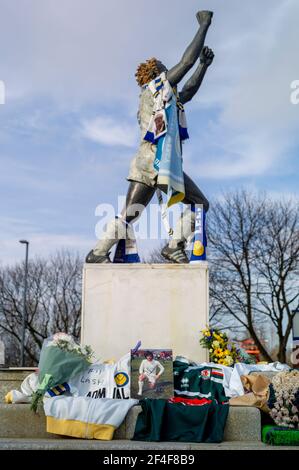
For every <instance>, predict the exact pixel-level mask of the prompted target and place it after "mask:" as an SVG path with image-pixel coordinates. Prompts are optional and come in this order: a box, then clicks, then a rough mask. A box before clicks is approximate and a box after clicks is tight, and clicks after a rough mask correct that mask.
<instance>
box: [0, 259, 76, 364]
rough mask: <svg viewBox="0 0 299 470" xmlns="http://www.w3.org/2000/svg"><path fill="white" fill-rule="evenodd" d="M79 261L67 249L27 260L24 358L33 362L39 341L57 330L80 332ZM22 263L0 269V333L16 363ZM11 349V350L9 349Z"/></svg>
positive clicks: (22, 282) (38, 348) (20, 325)
mask: <svg viewBox="0 0 299 470" xmlns="http://www.w3.org/2000/svg"><path fill="white" fill-rule="evenodd" d="M81 272H82V262H81V261H80V259H79V257H78V256H77V255H72V254H71V253H70V252H68V251H63V252H60V253H57V254H56V255H55V256H53V257H51V258H49V259H35V260H31V261H30V263H29V272H28V290H27V304H26V313H27V321H26V341H25V360H26V364H27V365H36V364H37V363H38V359H39V352H40V348H41V346H42V343H43V340H44V339H45V338H47V337H48V336H50V335H51V334H53V333H55V332H57V331H64V332H66V333H70V334H72V335H73V336H75V337H76V338H78V337H79V334H80V317H81ZM23 288H24V265H23V264H16V265H15V266H13V267H4V268H2V269H1V270H0V334H1V336H2V339H3V340H4V342H5V344H7V345H10V346H9V348H8V352H9V357H8V358H7V359H8V362H9V363H10V364H16V362H15V361H16V359H17V357H18V356H19V354H16V353H15V351H16V350H19V349H20V344H21V328H22V314H23V310H22V296H23ZM13 349H14V352H13V353H12V350H13Z"/></svg>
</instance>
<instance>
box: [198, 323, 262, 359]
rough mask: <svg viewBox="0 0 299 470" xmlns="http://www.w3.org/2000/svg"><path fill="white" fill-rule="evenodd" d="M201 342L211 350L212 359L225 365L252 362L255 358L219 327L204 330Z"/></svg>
mask: <svg viewBox="0 0 299 470" xmlns="http://www.w3.org/2000/svg"><path fill="white" fill-rule="evenodd" d="M201 333H202V335H203V336H202V338H201V339H200V341H199V342H200V344H201V345H202V346H203V347H204V348H206V349H208V350H209V353H210V361H211V362H216V363H217V364H222V365H224V366H233V365H234V364H235V363H236V362H243V363H246V364H251V363H253V362H254V360H253V359H252V358H251V357H250V356H249V354H247V353H246V351H244V350H243V349H242V348H240V347H238V345H237V344H235V343H234V342H233V341H230V340H229V338H228V336H227V334H226V333H224V332H221V331H220V330H218V329H217V328H206V329H205V330H202V332H201Z"/></svg>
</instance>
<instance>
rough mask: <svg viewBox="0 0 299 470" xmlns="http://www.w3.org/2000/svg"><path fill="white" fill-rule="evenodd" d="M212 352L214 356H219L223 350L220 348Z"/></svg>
mask: <svg viewBox="0 0 299 470" xmlns="http://www.w3.org/2000/svg"><path fill="white" fill-rule="evenodd" d="M214 354H215V356H216V357H221V356H222V354H223V352H222V350H221V349H220V348H217V349H215V351H214Z"/></svg>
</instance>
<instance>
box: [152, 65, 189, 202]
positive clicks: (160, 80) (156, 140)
mask: <svg viewBox="0 0 299 470" xmlns="http://www.w3.org/2000/svg"><path fill="white" fill-rule="evenodd" d="M147 86H148V88H149V90H150V91H151V92H152V94H153V97H154V109H153V114H152V117H151V120H150V122H149V127H148V130H147V132H146V134H145V136H144V140H147V141H148V142H151V143H153V144H155V145H157V150H156V158H155V161H154V168H155V170H157V171H158V179H157V184H158V186H159V187H165V188H167V191H166V192H167V206H168V207H170V206H171V205H173V204H175V203H177V202H180V201H182V200H183V199H184V197H185V184H184V174H183V160H182V144H181V143H182V141H183V140H185V139H188V138H189V136H188V132H187V124H186V117H185V112H184V107H183V105H182V104H181V103H180V102H179V100H178V95H177V92H176V90H175V89H172V87H171V85H170V83H169V81H168V80H167V79H166V75H165V72H163V73H162V74H161V75H159V77H157V78H155V79H154V80H152V81H151V82H150V83H149V84H148V85H147Z"/></svg>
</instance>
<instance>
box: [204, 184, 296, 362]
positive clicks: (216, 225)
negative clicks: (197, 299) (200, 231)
mask: <svg viewBox="0 0 299 470" xmlns="http://www.w3.org/2000/svg"><path fill="white" fill-rule="evenodd" d="M298 217H299V214H298V207H297V205H296V204H294V203H292V202H290V201H288V202H279V203H276V202H273V201H271V200H269V199H268V198H267V197H266V196H261V195H260V196H255V195H252V194H250V193H248V192H245V191H241V192H236V193H228V194H226V195H225V196H224V197H223V199H222V200H219V201H218V202H215V203H214V204H213V205H212V209H211V212H210V213H209V219H208V220H209V225H208V238H209V247H210V248H209V252H210V256H209V260H210V266H211V277H210V286H211V287H210V295H211V318H212V319H213V320H214V321H217V322H218V323H220V324H222V325H225V326H226V327H228V326H229V327H230V328H240V327H241V329H243V330H246V331H247V332H248V333H249V334H250V336H251V337H252V338H253V339H254V341H255V342H256V344H257V346H258V347H259V349H260V350H261V352H262V354H263V356H264V357H265V358H266V359H267V360H269V361H272V360H273V357H272V356H271V355H270V353H269V351H268V350H267V348H266V346H265V344H264V342H263V341H262V339H261V337H260V334H259V330H260V325H261V324H263V323H265V322H267V324H272V325H274V327H275V330H276V332H277V338H278V342H279V348H278V356H277V357H278V359H279V360H280V361H282V362H285V361H286V346H287V342H288V340H289V337H290V333H291V329H292V323H293V317H294V310H295V309H296V308H297V307H298V298H299V291H298V267H299V236H298V234H299V232H298V221H299V218H298Z"/></svg>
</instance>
